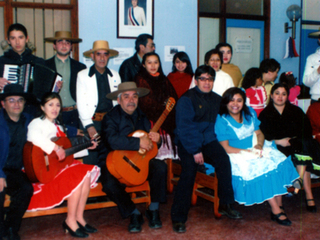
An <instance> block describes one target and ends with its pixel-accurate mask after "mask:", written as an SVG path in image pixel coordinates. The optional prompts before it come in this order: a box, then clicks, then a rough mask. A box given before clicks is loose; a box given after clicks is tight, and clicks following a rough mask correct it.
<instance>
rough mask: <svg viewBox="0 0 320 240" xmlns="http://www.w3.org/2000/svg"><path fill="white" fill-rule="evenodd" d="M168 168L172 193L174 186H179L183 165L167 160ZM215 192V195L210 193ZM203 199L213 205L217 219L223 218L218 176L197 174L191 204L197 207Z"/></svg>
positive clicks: (169, 187) (168, 181)
mask: <svg viewBox="0 0 320 240" xmlns="http://www.w3.org/2000/svg"><path fill="white" fill-rule="evenodd" d="M167 166H168V179H167V189H168V191H169V192H170V193H171V192H172V191H173V185H177V183H178V181H179V176H180V174H181V165H180V163H178V161H172V159H168V160H167ZM208 189H210V190H211V191H212V190H213V194H211V193H210V192H209V191H207V190H208ZM198 197H202V198H204V199H206V200H208V201H210V202H212V203H213V209H214V216H215V218H216V219H219V218H220V217H221V214H220V213H219V212H218V208H219V198H218V179H217V177H216V175H215V174H214V175H213V176H212V175H207V174H205V173H202V172H199V171H198V172H197V175H196V179H195V183H194V186H193V192H192V199H191V204H192V205H195V204H196V203H197V198H198Z"/></svg>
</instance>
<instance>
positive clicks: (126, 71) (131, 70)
mask: <svg viewBox="0 0 320 240" xmlns="http://www.w3.org/2000/svg"><path fill="white" fill-rule="evenodd" d="M137 55H138V53H135V54H134V55H133V56H132V57H131V58H128V59H126V60H124V61H123V63H122V64H121V66H120V69H119V74H120V77H121V81H122V82H129V81H133V80H134V77H135V76H136V75H137V73H138V72H139V69H140V66H141V63H140V60H139V58H138V56H137Z"/></svg>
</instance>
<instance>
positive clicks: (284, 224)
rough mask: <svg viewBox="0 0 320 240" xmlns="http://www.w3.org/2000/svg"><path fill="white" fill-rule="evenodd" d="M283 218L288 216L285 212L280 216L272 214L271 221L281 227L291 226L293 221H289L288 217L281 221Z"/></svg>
mask: <svg viewBox="0 0 320 240" xmlns="http://www.w3.org/2000/svg"><path fill="white" fill-rule="evenodd" d="M281 216H286V217H287V215H286V214H285V213H283V212H281V213H278V214H273V212H271V220H272V221H276V222H277V223H279V224H280V225H283V226H290V225H291V221H290V220H289V218H288V217H287V218H286V219H283V220H281V219H280V217H281Z"/></svg>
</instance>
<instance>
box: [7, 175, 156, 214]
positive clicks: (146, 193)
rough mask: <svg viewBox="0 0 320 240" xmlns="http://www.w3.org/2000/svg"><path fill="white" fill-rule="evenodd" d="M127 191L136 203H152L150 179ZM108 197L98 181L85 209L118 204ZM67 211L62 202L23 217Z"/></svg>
mask: <svg viewBox="0 0 320 240" xmlns="http://www.w3.org/2000/svg"><path fill="white" fill-rule="evenodd" d="M126 191H127V192H128V193H130V194H131V198H132V201H133V202H134V203H146V206H147V208H148V207H149V205H150V203H151V197H150V187H149V182H148V181H146V182H145V183H144V184H142V185H140V186H134V187H127V188H126ZM98 197H105V199H104V200H103V201H97V198H98ZM106 197H107V196H106V194H105V193H104V192H103V191H102V184H101V183H98V185H97V186H96V187H95V188H92V189H91V190H90V193H89V197H88V201H87V204H86V208H85V210H89V209H99V208H107V207H114V206H116V204H115V203H114V202H112V201H110V200H108V199H107V198H106ZM92 198H94V200H93V201H92ZM9 204H10V196H8V195H6V199H5V202H4V206H5V207H8V206H9ZM67 211H68V209H67V206H66V204H61V205H59V206H58V207H55V208H52V209H49V210H39V211H35V212H26V213H25V214H24V216H23V217H24V218H29V217H38V216H45V215H54V214H60V213H66V212H67Z"/></svg>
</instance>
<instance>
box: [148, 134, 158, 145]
mask: <svg viewBox="0 0 320 240" xmlns="http://www.w3.org/2000/svg"><path fill="white" fill-rule="evenodd" d="M149 138H150V139H151V141H152V142H155V143H160V134H159V133H157V132H149Z"/></svg>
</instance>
